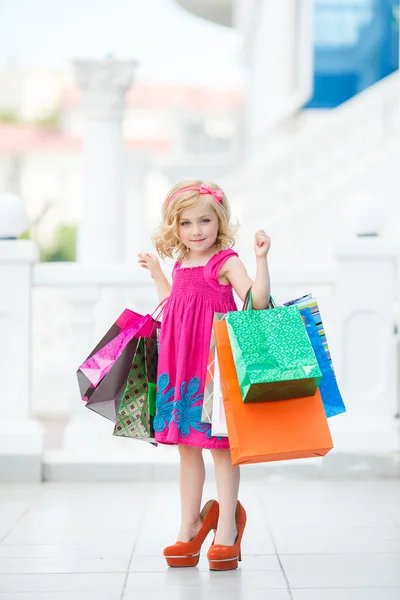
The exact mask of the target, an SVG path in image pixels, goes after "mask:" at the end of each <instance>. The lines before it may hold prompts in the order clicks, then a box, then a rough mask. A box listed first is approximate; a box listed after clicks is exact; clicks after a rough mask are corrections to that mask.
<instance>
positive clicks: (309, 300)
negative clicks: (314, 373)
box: [283, 294, 335, 372]
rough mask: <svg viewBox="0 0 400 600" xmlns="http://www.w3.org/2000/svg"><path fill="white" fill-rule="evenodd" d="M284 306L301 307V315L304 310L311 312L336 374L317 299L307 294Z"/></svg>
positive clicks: (285, 303)
mask: <svg viewBox="0 0 400 600" xmlns="http://www.w3.org/2000/svg"><path fill="white" fill-rule="evenodd" d="M283 305H284V306H293V305H296V306H298V307H299V309H300V312H301V313H302V311H303V310H305V309H307V308H308V309H309V310H310V311H311V314H312V316H313V319H314V323H315V326H316V328H317V330H318V335H319V337H320V339H321V342H322V345H323V347H324V350H325V353H326V356H327V358H328V361H329V364H330V366H331V368H332V371H333V372H335V370H334V368H333V364H332V358H331V353H330V350H329V346H328V340H327V339H326V333H325V328H324V324H323V322H322V318H321V313H320V310H319V306H318V303H317V300H316V298H315V297H314V296H313V295H312V294H306V295H305V296H301V297H300V298H295V299H294V300H289V302H284V304H283Z"/></svg>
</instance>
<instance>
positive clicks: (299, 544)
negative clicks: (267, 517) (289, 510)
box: [274, 527, 400, 554]
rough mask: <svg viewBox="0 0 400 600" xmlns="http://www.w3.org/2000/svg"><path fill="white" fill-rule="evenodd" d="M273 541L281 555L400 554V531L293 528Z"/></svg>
mask: <svg viewBox="0 0 400 600" xmlns="http://www.w3.org/2000/svg"><path fill="white" fill-rule="evenodd" d="M274 540H275V543H276V546H277V549H278V552H279V554H320V553H322V554H335V553H345V554H348V553H350V554H363V553H368V554H400V527H397V528H394V527H387V528H378V527H375V528H374V527H371V528H361V527H359V528H354V529H352V528H336V530H331V529H323V528H319V529H318V528H310V527H309V528H307V527H302V528H296V529H295V528H292V529H286V530H279V531H275V532H274Z"/></svg>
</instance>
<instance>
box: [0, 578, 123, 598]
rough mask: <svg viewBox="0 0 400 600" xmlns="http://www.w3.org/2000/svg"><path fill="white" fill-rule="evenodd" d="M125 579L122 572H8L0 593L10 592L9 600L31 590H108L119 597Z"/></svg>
mask: <svg viewBox="0 0 400 600" xmlns="http://www.w3.org/2000/svg"><path fill="white" fill-rule="evenodd" d="M124 580H125V575H124V574H122V573H117V574H115V573H114V574H109V573H106V574H105V573H95V574H79V575H78V574H68V575H64V574H62V575H58V574H57V575H54V574H46V575H43V574H35V575H26V574H24V575H12V574H11V575H10V574H8V575H1V577H0V593H3V594H9V598H8V600H11V599H12V596H11V594H12V593H16V592H31V593H32V594H33V593H38V592H42V593H43V592H62V593H75V592H77V593H83V592H93V593H102V594H106V592H108V593H109V594H110V595H112V596H111V598H112V597H113V596H114V594H115V595H116V597H117V598H118V595H117V594H121V592H122V588H123V585H124ZM111 598H110V600H111ZM49 600H50V598H49ZM51 600H52V599H51Z"/></svg>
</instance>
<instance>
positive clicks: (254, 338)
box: [226, 291, 322, 402]
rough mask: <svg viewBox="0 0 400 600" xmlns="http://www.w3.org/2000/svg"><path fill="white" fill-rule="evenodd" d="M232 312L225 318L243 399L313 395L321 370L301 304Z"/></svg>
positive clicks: (250, 307)
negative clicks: (309, 336)
mask: <svg viewBox="0 0 400 600" xmlns="http://www.w3.org/2000/svg"><path fill="white" fill-rule="evenodd" d="M249 292H250V293H249V294H248V299H249V304H248V308H249V309H248V310H246V308H247V306H246V303H245V306H244V310H242V311H234V312H228V313H227V317H226V323H227V327H228V332H229V339H230V343H231V347H232V353H233V358H234V363H235V367H236V372H237V376H238V380H239V386H240V390H241V393H242V398H243V402H264V401H276V400H285V399H290V398H302V397H309V396H313V395H314V394H315V392H316V390H317V387H318V385H319V383H320V381H321V377H322V373H321V370H320V368H319V366H318V361H317V359H316V356H315V353H314V350H313V348H312V346H311V342H310V340H309V338H308V336H307V333H306V330H305V328H304V324H303V321H302V318H301V315H300V311H299V309H298V307H297V306H283V307H277V308H272V309H269V310H253V309H252V297H251V291H249Z"/></svg>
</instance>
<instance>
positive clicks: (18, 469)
mask: <svg viewBox="0 0 400 600" xmlns="http://www.w3.org/2000/svg"><path fill="white" fill-rule="evenodd" d="M37 255H38V252H37V247H36V245H35V244H34V243H33V242H30V241H28V240H0V340H1V343H0V480H14V481H17V480H20V481H40V480H41V478H42V454H43V431H42V427H41V426H40V425H39V423H37V422H36V421H35V420H34V419H32V416H31V390H32V375H31V362H32V359H31V353H32V351H34V348H33V349H32V347H31V332H32V311H31V304H32V266H33V263H35V262H36V260H37Z"/></svg>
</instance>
